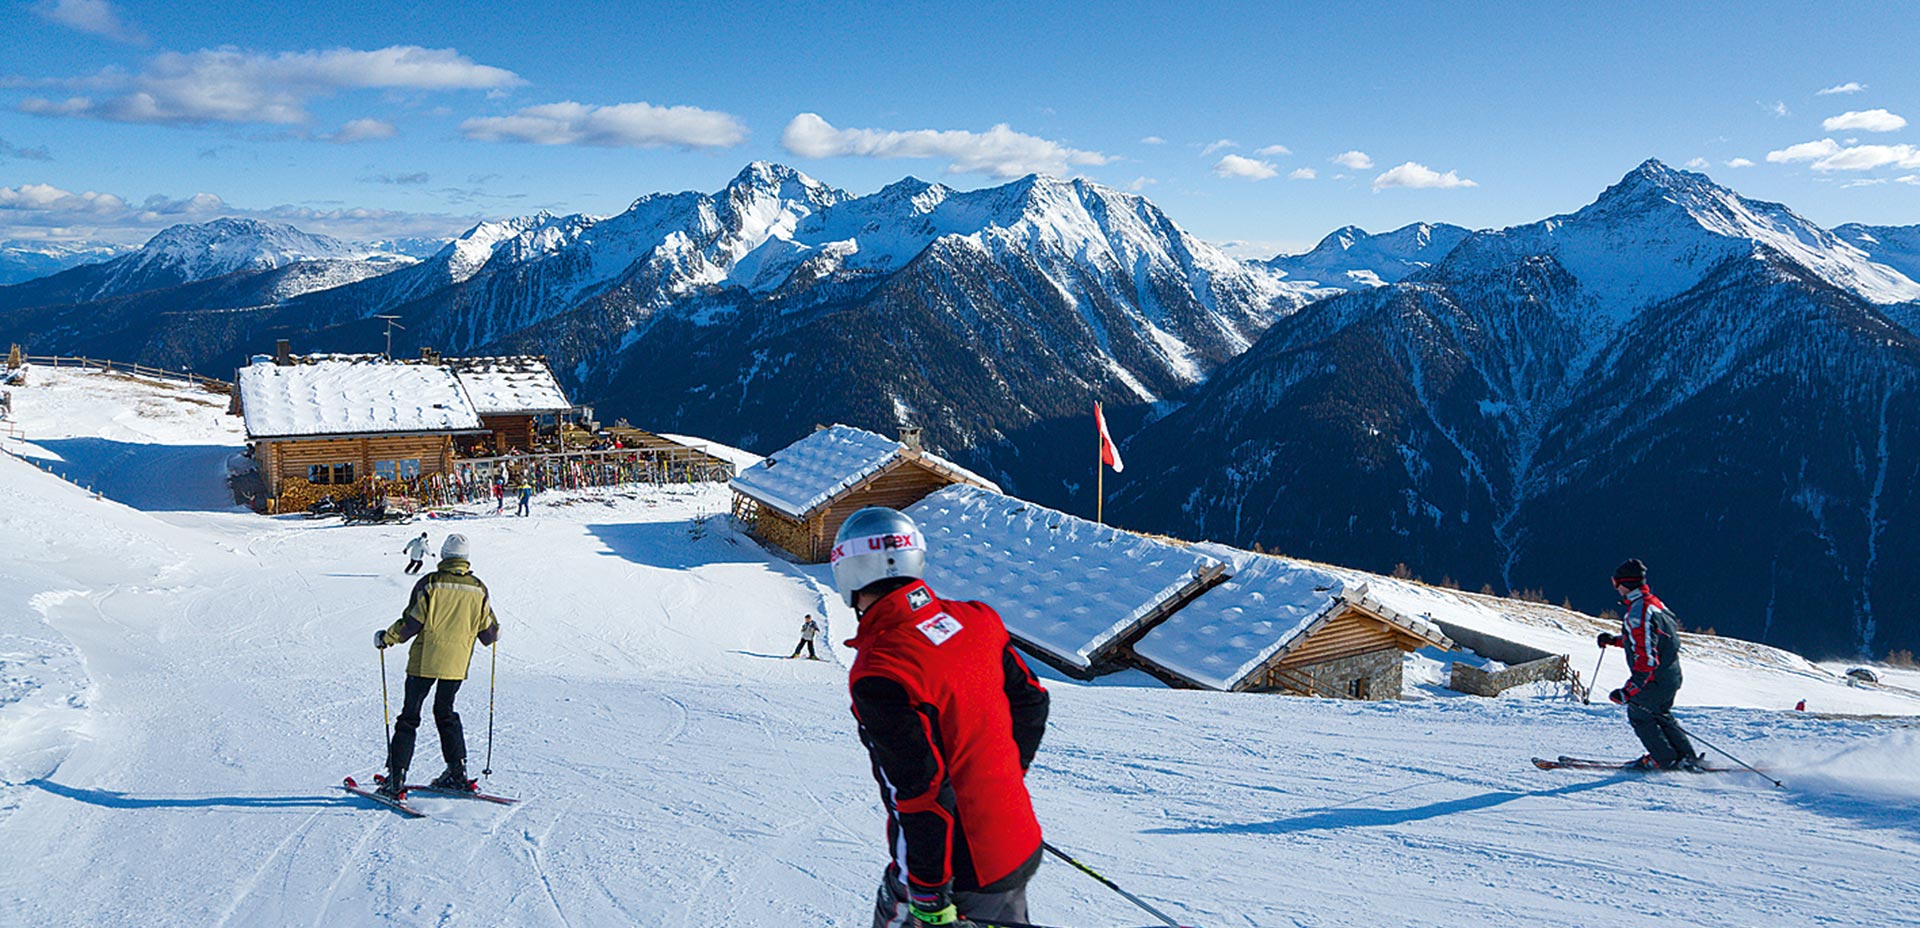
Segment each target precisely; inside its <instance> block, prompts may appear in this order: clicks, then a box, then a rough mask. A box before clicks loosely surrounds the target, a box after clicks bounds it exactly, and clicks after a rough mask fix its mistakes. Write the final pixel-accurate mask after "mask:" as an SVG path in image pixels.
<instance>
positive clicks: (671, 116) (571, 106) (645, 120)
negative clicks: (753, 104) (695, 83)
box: [460, 100, 747, 148]
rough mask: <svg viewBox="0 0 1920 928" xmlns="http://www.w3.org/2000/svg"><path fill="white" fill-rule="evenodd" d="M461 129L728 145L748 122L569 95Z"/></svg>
mask: <svg viewBox="0 0 1920 928" xmlns="http://www.w3.org/2000/svg"><path fill="white" fill-rule="evenodd" d="M460 133H461V134H462V135H465V136H466V137H467V138H470V139H476V140H479V141H482V142H531V143H533V144H535V145H591V146H594V147H597V148H663V147H666V146H677V147H680V148H728V147H731V146H734V145H738V144H740V143H741V142H743V141H746V138H747V127H746V125H745V124H743V123H741V122H740V120H739V119H736V118H735V117H734V116H732V115H731V114H728V113H721V112H717V111H714V110H703V109H701V108H699V107H697V106H654V105H653V104H651V103H618V104H614V105H612V106H590V105H588V104H585V103H575V102H573V101H571V100H568V101H565V102H561V103H547V104H543V105H540V106H529V107H527V108H525V109H522V110H520V111H519V112H517V113H514V114H513V115H511V116H480V117H475V118H473V119H469V120H466V121H464V122H462V123H460Z"/></svg>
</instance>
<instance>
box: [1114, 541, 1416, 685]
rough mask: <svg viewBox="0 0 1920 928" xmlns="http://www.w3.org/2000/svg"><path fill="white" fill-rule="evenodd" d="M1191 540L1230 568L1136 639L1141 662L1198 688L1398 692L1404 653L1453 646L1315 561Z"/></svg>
mask: <svg viewBox="0 0 1920 928" xmlns="http://www.w3.org/2000/svg"><path fill="white" fill-rule="evenodd" d="M1194 547H1195V548H1196V549H1198V550H1200V551H1203V552H1205V553H1207V554H1211V555H1213V556H1215V557H1218V558H1220V559H1221V560H1223V561H1225V562H1227V563H1228V564H1229V565H1230V566H1229V569H1230V570H1231V571H1232V577H1231V578H1230V579H1228V580H1227V581H1226V582H1224V583H1222V584H1220V585H1219V586H1217V587H1214V588H1213V589H1211V590H1209V591H1207V592H1206V593H1204V594H1202V595H1201V596H1199V597H1198V598H1196V599H1195V600H1194V601H1193V602H1191V603H1189V604H1187V605H1186V606H1184V607H1182V608H1181V610H1180V611H1179V612H1178V613H1176V614H1175V615H1174V616H1172V617H1171V618H1169V619H1168V620H1167V621H1166V622H1163V623H1161V625H1160V626H1159V627H1158V628H1156V629H1154V630H1153V631H1152V632H1150V633H1149V634H1147V635H1146V636H1145V637H1143V638H1142V639H1141V640H1140V641H1138V642H1137V643H1135V644H1134V646H1133V648H1132V653H1133V655H1134V656H1135V657H1137V658H1138V659H1139V660H1140V661H1141V662H1142V665H1143V667H1144V669H1147V670H1148V671H1150V672H1153V673H1154V674H1155V675H1156V676H1159V677H1161V678H1162V679H1167V680H1169V682H1174V683H1177V684H1183V685H1187V686H1195V687H1200V688H1203V689H1212V690H1224V691H1243V692H1280V693H1292V694H1296V695H1304V696H1326V697H1334V698H1347V699H1398V698H1399V697H1400V692H1401V668H1402V665H1403V660H1402V658H1403V656H1404V655H1405V653H1406V652H1408V651H1417V650H1419V649H1421V648H1425V647H1429V646H1431V647H1436V648H1440V649H1441V650H1446V649H1449V648H1451V647H1453V642H1452V641H1450V640H1449V639H1448V638H1447V636H1446V634H1445V633H1444V632H1443V631H1442V630H1441V629H1440V628H1439V627H1438V626H1437V625H1436V624H1435V623H1433V622H1432V621H1429V620H1427V619H1426V618H1424V617H1419V616H1410V615H1407V614H1405V613H1403V612H1401V611H1399V610H1396V609H1394V608H1393V607H1391V606H1389V605H1387V604H1386V603H1384V602H1382V601H1381V600H1380V598H1379V597H1377V596H1375V595H1373V594H1372V593H1371V592H1370V591H1369V590H1368V588H1367V586H1366V584H1364V583H1352V582H1349V581H1347V580H1345V579H1343V578H1341V577H1339V576H1336V575H1335V574H1333V573H1331V572H1329V571H1327V570H1325V569H1323V568H1321V567H1319V566H1318V565H1313V564H1307V563H1304V562H1298V561H1291V560H1288V559H1285V558H1278V557H1272V556H1268V555H1258V554H1254V553H1252V552H1247V551H1240V550H1238V549H1233V548H1227V547H1225V546H1222V545H1210V544H1207V545H1195V546H1194Z"/></svg>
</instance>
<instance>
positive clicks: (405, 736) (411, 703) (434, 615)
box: [373, 535, 500, 798]
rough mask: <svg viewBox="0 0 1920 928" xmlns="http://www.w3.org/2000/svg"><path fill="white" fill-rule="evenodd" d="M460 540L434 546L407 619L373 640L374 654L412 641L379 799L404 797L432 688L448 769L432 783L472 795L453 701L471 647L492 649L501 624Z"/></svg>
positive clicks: (462, 537)
mask: <svg viewBox="0 0 1920 928" xmlns="http://www.w3.org/2000/svg"><path fill="white" fill-rule="evenodd" d="M468 552H469V548H468V545H467V536H465V535H448V536H447V540H446V542H445V543H443V544H441V545H440V566H439V567H438V568H436V569H435V570H434V572H433V573H430V574H427V575H426V576H424V577H421V578H420V581H419V582H418V583H415V584H414V585H413V596H412V597H411V598H410V599H409V600H408V602H407V609H406V612H404V613H402V614H401V616H400V619H399V620H398V621H396V622H394V623H393V624H392V625H391V626H389V627H387V628H383V629H380V630H378V631H376V632H374V633H373V646H374V647H376V648H386V647H389V646H391V645H396V644H399V643H401V642H403V641H406V640H407V639H409V638H412V639H413V648H412V650H411V651H409V652H408V654H407V684H406V696H405V701H404V702H403V703H402V707H401V709H400V718H399V719H397V720H396V721H395V722H394V726H393V742H392V743H391V744H389V745H388V746H387V779H386V781H385V782H383V783H381V784H380V788H379V792H380V793H381V794H382V795H386V796H391V797H394V798H398V797H399V796H401V795H403V794H404V793H405V784H406V782H407V767H408V766H410V765H411V764H412V763H413V742H414V736H415V733H416V732H418V731H419V729H420V707H421V705H422V704H423V703H425V702H426V699H427V693H428V691H430V690H433V689H434V688H435V687H436V686H437V687H439V692H438V693H436V694H435V695H434V698H433V723H434V726H435V727H436V728H438V729H439V730H440V754H441V756H442V757H444V758H446V761H447V769H446V771H445V772H443V773H441V774H440V776H438V777H436V778H434V781H433V785H434V786H437V787H440V788H443V789H458V790H471V789H473V781H471V780H469V779H467V739H466V735H465V733H464V732H462V731H461V728H460V713H458V712H455V711H453V700H454V697H455V696H456V695H458V694H459V692H460V684H461V682H463V681H465V680H466V679H467V665H468V664H470V663H472V661H473V643H474V642H475V641H476V640H477V641H479V642H480V643H481V644H484V645H487V646H489V647H491V646H492V645H493V643H494V642H495V641H498V640H499V638H500V620H499V619H497V618H495V617H494V615H493V605H492V603H491V602H489V601H488V598H487V585H486V584H484V583H481V582H480V578H479V577H476V576H474V575H473V568H472V566H471V564H470V562H469V560H468Z"/></svg>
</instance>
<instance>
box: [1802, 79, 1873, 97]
mask: <svg viewBox="0 0 1920 928" xmlns="http://www.w3.org/2000/svg"><path fill="white" fill-rule="evenodd" d="M1865 89H1867V85H1865V84H1862V83H1860V82H1859V81H1848V82H1846V83H1844V84H1835V85H1833V86H1832V87H1828V88H1827V89H1825V90H1817V91H1814V95H1815V96H1819V97H1827V96H1832V95H1833V94H1836V93H1859V92H1860V91H1862V90H1865Z"/></svg>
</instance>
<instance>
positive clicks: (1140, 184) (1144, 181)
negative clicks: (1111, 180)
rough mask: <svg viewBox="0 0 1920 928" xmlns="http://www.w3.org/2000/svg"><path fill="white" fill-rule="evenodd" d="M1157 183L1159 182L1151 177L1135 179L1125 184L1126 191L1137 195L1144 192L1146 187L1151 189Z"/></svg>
mask: <svg viewBox="0 0 1920 928" xmlns="http://www.w3.org/2000/svg"><path fill="white" fill-rule="evenodd" d="M1159 182H1160V181H1158V180H1156V179H1154V178H1151V177H1136V178H1134V179H1133V180H1132V182H1130V183H1128V184H1127V189H1128V190H1131V191H1133V192H1134V193H1139V192H1140V191H1142V190H1145V189H1147V188H1148V187H1151V186H1153V185H1154V184H1157V183H1159Z"/></svg>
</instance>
